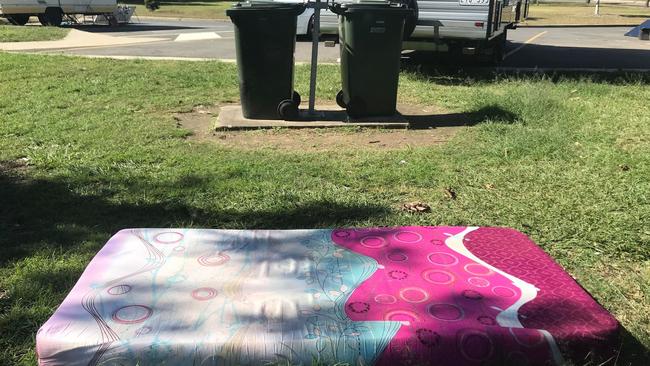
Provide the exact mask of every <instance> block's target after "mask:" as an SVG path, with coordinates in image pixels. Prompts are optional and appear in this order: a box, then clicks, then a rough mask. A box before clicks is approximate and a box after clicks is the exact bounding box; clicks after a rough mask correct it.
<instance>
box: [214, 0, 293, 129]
mask: <svg viewBox="0 0 650 366" xmlns="http://www.w3.org/2000/svg"><path fill="white" fill-rule="evenodd" d="M304 10H305V6H304V4H302V3H300V4H287V3H279V2H270V1H266V2H240V3H237V4H235V5H234V6H233V7H232V8H230V9H228V10H226V15H228V16H229V17H230V19H231V20H232V22H233V23H234V25H235V44H236V49H237V67H238V70H239V94H240V97H241V104H242V112H243V115H244V117H245V118H251V119H294V118H296V117H297V116H298V106H299V105H300V95H298V93H296V92H295V91H294V90H293V77H294V75H293V68H294V55H293V53H294V50H295V48H296V22H297V18H298V15H299V14H301V13H302V12H303V11H304Z"/></svg>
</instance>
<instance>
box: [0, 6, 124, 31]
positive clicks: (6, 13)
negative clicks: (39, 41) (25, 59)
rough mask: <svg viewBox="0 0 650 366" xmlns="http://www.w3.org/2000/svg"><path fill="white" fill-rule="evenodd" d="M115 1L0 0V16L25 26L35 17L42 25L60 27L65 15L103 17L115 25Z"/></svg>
mask: <svg viewBox="0 0 650 366" xmlns="http://www.w3.org/2000/svg"><path fill="white" fill-rule="evenodd" d="M116 9H117V1H116V0H0V16H1V17H4V18H7V20H9V22H10V23H12V24H16V25H25V24H27V22H28V21H29V17H30V16H37V17H38V20H39V21H40V22H41V24H43V25H51V26H57V27H58V26H60V25H61V23H62V22H63V17H64V16H65V15H77V14H79V15H103V16H104V17H106V19H107V20H109V23H111V24H116V23H117V19H116V18H115V15H114V12H115V11H116Z"/></svg>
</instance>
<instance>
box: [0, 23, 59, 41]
mask: <svg viewBox="0 0 650 366" xmlns="http://www.w3.org/2000/svg"><path fill="white" fill-rule="evenodd" d="M68 32H70V30H69V29H63V28H57V27H42V26H22V27H21V26H15V25H2V24H0V42H29V41H56V40H59V39H63V38H64V37H65V36H67V35H68Z"/></svg>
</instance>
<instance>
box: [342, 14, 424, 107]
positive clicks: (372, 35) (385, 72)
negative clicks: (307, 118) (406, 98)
mask: <svg viewBox="0 0 650 366" xmlns="http://www.w3.org/2000/svg"><path fill="white" fill-rule="evenodd" d="M330 9H331V10H332V12H334V13H336V14H338V15H339V40H340V49H341V83H342V87H343V89H342V90H341V91H340V92H339V93H338V95H337V96H336V102H337V103H338V105H339V106H341V108H345V109H346V110H347V113H348V115H349V116H350V117H352V118H360V117H369V116H390V115H393V114H395V113H396V105H397V84H398V79H399V71H400V57H401V53H402V39H403V34H404V22H405V20H406V18H407V17H409V16H412V15H413V10H412V9H407V8H406V7H405V6H404V5H403V4H396V3H390V2H382V1H368V2H358V3H334V4H333V5H331V6H330Z"/></svg>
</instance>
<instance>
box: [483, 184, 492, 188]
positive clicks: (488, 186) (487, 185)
mask: <svg viewBox="0 0 650 366" xmlns="http://www.w3.org/2000/svg"><path fill="white" fill-rule="evenodd" d="M484 187H485V189H494V184H492V183H487V184H486V185H485V186H484Z"/></svg>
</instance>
